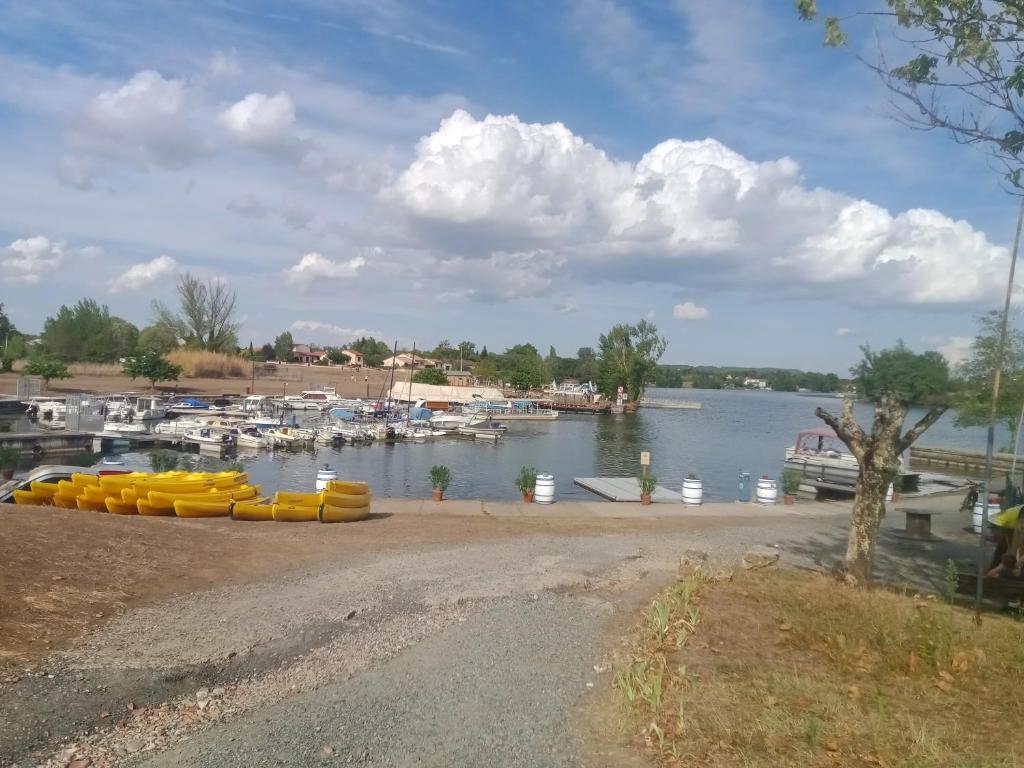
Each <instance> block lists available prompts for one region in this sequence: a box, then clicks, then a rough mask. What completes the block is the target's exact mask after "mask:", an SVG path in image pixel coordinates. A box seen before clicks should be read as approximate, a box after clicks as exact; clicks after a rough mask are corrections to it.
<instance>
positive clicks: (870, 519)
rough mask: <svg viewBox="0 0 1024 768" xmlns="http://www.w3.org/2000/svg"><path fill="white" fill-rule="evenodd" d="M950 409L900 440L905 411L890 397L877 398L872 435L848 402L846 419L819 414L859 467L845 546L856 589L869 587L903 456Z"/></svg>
mask: <svg viewBox="0 0 1024 768" xmlns="http://www.w3.org/2000/svg"><path fill="white" fill-rule="evenodd" d="M946 408H947V406H944V405H941V406H937V407H935V408H932V409H931V410H930V411H928V413H927V414H925V416H924V417H923V418H922V419H921V420H920V421H919V422H918V423H917V424H915V425H914V427H913V429H911V430H909V431H908V432H907V433H906V434H905V435H903V436H902V437H901V436H900V433H901V431H902V429H903V420H904V419H905V418H906V415H907V406H906V403H904V402H903V401H901V400H900V399H899V398H897V397H894V396H892V395H888V394H883V395H882V396H881V397H879V399H878V402H877V403H876V404H875V417H874V420H873V421H872V424H871V432H868V433H866V432H864V430H863V429H861V427H860V425H858V424H857V422H856V421H855V420H854V418H853V401H852V400H850V399H847V400H845V401H844V402H843V414H842V416H841V417H840V418H838V419H837V418H836V417H835V416H833V415H832V414H830V413H828V412H827V411H825V410H824V409H823V408H818V409H817V410H816V411H815V414H816V415H817V416H818V418H820V419H821V420H822V421H824V422H825V423H826V424H828V425H829V426H830V427H832V429H834V430H835V433H836V435H838V437H839V439H840V440H842V441H843V442H844V443H845V444H846V446H847V447H848V448H849V449H850V452H851V453H852V454H853V455H854V456H855V457H856V458H857V462H858V464H859V469H858V473H857V482H856V484H855V486H854V489H855V491H856V495H855V497H854V500H853V510H852V511H851V513H850V531H849V536H848V538H847V544H846V580H847V581H848V582H850V583H852V584H856V585H858V586H867V585H868V584H870V583H871V576H872V570H873V566H874V556H875V544H876V542H877V541H878V529H879V526H880V525H881V523H882V518H883V517H885V492H886V489H887V488H888V487H889V483H891V482H892V481H893V478H894V477H896V473H897V472H899V468H900V454H901V453H903V452H904V451H905V450H906V449H907V448H909V447H910V446H911V444H912V443H913V442H914V441H915V440H917V438H919V437H920V436H921V435H922V434H923V433H924V431H925V430H926V429H928V427H930V426H931V425H932V424H934V423H935V422H936V421H938V419H939V417H940V416H942V414H943V413H945V412H946Z"/></svg>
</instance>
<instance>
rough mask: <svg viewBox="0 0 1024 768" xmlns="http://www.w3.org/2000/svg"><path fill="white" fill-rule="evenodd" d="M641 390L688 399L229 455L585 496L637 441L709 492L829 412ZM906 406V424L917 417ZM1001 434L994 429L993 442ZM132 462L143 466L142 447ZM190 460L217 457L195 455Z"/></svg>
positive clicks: (658, 465) (392, 484)
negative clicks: (452, 432)
mask: <svg viewBox="0 0 1024 768" xmlns="http://www.w3.org/2000/svg"><path fill="white" fill-rule="evenodd" d="M648 394H649V395H650V396H651V397H653V398H658V399H670V398H678V399H683V400H696V401H699V402H700V403H701V405H702V408H701V409H700V410H666V409H641V410H640V412H638V413H636V414H627V415H621V416H570V415H566V414H562V415H560V416H559V418H558V419H556V420H554V421H550V422H541V421H537V422H530V421H521V422H510V424H509V428H508V432H507V433H506V435H505V437H504V438H503V439H502V440H501V441H500V442H499V443H497V444H493V443H489V442H474V441H471V440H464V439H459V438H454V437H447V438H435V439H433V440H431V441H428V442H423V443H411V442H410V443H395V444H386V443H383V442H378V443H371V444H368V445H365V446H351V445H346V446H343V447H340V448H331V447H324V446H317V447H316V448H314V449H309V450H304V451H276V452H268V451H262V452H260V453H259V454H255V453H253V454H250V455H246V454H241V455H239V456H238V457H237V460H238V461H241V462H242V463H243V464H244V466H245V468H246V470H247V471H249V473H250V475H251V477H252V479H253V481H254V482H258V483H260V484H262V485H263V486H264V488H265V489H266V490H268V491H273V490H305V489H309V490H311V489H312V486H313V483H314V480H315V477H316V470H317V468H318V467H320V466H322V465H323V464H325V463H327V464H330V465H331V467H333V468H334V469H336V470H338V473H339V476H340V477H341V478H347V479H360V480H367V481H369V483H370V485H371V486H372V488H373V489H374V493H375V494H377V495H378V496H403V497H418V498H426V497H429V495H430V480H429V478H428V476H427V472H428V470H429V469H430V467H431V466H432V465H434V464H445V465H447V466H448V467H449V468H450V469H451V471H452V481H451V485H450V486H449V489H448V493H447V496H448V497H450V498H470V499H478V498H483V499H513V498H516V497H517V496H518V490H517V489H516V487H515V478H516V475H517V474H518V472H519V468H520V467H521V466H523V465H524V464H525V465H532V466H535V467H537V468H538V469H539V470H541V471H544V472H550V473H551V474H553V475H554V476H555V483H556V492H557V495H558V497H559V498H563V499H589V500H594V499H596V498H597V497H596V496H594V495H593V494H591V493H589V492H588V491H585V490H583V489H582V488H578V487H576V486H574V485H573V478H574V477H597V476H621V477H626V476H636V475H637V474H638V473H639V457H640V452H641V451H650V452H651V457H652V471H653V472H654V474H656V475H657V477H658V481H659V483H660V484H661V485H665V486H666V487H669V488H672V489H675V490H678V489H679V487H680V485H681V484H682V480H683V478H684V477H685V476H686V475H687V473H689V472H694V473H696V474H697V475H698V476H699V477H701V478H702V479H703V481H704V489H705V495H706V497H708V498H709V499H731V498H734V496H733V494H734V493H735V489H736V481H737V475H738V473H739V471H741V470H743V471H747V472H750V473H751V475H752V476H754V477H757V476H759V475H761V474H764V473H767V474H769V475H770V476H772V477H777V476H778V475H779V473H780V471H781V466H782V461H783V455H784V451H785V449H786V447H787V446H789V445H791V444H792V443H793V441H794V440H795V438H796V433H797V432H798V431H799V430H800V429H803V428H806V427H811V426H816V425H818V424H820V423H821V422H820V420H819V419H817V418H816V417H815V416H814V409H815V408H817V407H819V406H821V407H823V408H825V409H828V410H832V412H833V413H837V414H838V412H839V410H840V406H841V402H840V401H839V400H838V399H835V398H828V397H808V396H802V395H797V394H793V393H785V392H755V391H745V390H744V391H737V390H678V389H653V390H649V391H648ZM921 413H922V411H920V410H915V411H912V412H911V414H910V415H909V416H908V418H907V422H908V425H909V424H911V423H913V421H916V419H917V418H919V417H920V415H921ZM856 414H857V418H858V421H859V422H860V423H861V424H870V419H871V406H870V405H867V404H859V405H858V406H857V408H856ZM1006 442H1007V440H1006V435H1005V434H998V435H997V448H998V447H999V446H1001V445H1003V444H1005V443H1006ZM919 444H920V445H932V446H946V447H957V448H968V449H977V450H983V449H984V447H985V430H984V429H982V428H971V429H957V428H956V427H954V426H953V417H952V415H951V414H947V415H946V416H944V417H943V418H942V419H941V420H940V421H939V422H938V423H937V424H936V425H934V426H933V427H932V428H931V429H930V430H929V431H928V432H926V433H925V435H924V437H922V439H921V440H920V441H919ZM132 458H133V459H134V461H133V462H132V463H133V464H135V463H139V464H140V465H141V466H144V467H146V468H148V459H147V458H146V457H144V456H138V457H132ZM201 462H202V464H201V466H202V467H204V468H208V469H215V468H218V467H221V466H223V465H224V463H225V462H222V461H220V460H218V459H215V458H208V457H203V458H202V459H201Z"/></svg>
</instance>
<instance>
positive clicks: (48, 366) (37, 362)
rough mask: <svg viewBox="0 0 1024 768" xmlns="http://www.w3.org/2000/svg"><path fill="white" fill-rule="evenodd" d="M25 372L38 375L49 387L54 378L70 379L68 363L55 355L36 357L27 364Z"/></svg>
mask: <svg viewBox="0 0 1024 768" xmlns="http://www.w3.org/2000/svg"><path fill="white" fill-rule="evenodd" d="M25 373H27V374H28V375H29V376H38V377H39V378H41V379H42V380H43V383H44V384H45V385H46V386H47V387H49V386H50V382H51V381H53V380H54V379H70V378H71V372H70V371H68V366H67V363H65V362H64V361H63V360H58V359H57V358H54V357H34V358H32V359H31V360H29V361H28V362H27V363H26V364H25Z"/></svg>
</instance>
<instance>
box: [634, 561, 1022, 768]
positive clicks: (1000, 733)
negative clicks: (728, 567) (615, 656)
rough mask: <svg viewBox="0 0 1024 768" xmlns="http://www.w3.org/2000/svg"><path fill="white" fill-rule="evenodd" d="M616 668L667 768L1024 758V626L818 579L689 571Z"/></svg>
mask: <svg viewBox="0 0 1024 768" xmlns="http://www.w3.org/2000/svg"><path fill="white" fill-rule="evenodd" d="M630 642H631V645H630V648H631V652H632V656H631V657H630V658H629V659H626V660H624V661H623V663H622V664H621V665H620V666H619V668H618V673H617V675H616V682H615V686H616V688H617V689H618V690H619V691H620V692H621V695H622V698H623V700H624V701H625V703H626V706H627V709H628V711H629V713H630V719H631V722H632V723H633V725H634V732H635V730H636V729H639V730H640V731H641V733H640V738H639V741H638V743H639V744H640V745H641V746H642V747H643V748H644V749H645V750H646V751H647V752H648V754H649V755H650V756H651V757H652V758H653V760H654V762H655V763H657V764H660V765H687V766H726V767H732V766H737V767H739V766H743V767H744V768H768V767H769V766H771V767H772V768H776V767H780V766H793V767H795V766H809V765H815V766H816V765H827V766H844V767H845V766H850V767H853V766H877V767H879V768H945V767H948V768H953V767H954V766H955V767H956V768H997V767H998V768H1011V767H1013V766H1020V765H1024V733H1022V729H1021V726H1020V722H1019V719H1020V712H1019V709H1020V705H1019V702H1020V699H1021V692H1022V690H1024V689H1022V683H1024V629H1022V626H1021V624H1020V622H1019V621H1018V620H1016V619H1015V618H1013V617H1007V616H988V617H986V618H985V621H984V622H983V624H982V625H981V626H980V627H979V626H976V625H975V624H974V623H973V616H972V614H971V613H970V612H969V611H965V610H963V609H960V608H955V607H952V606H950V605H948V604H945V603H944V602H942V601H941V600H934V599H922V598H919V597H913V596H903V595H897V594H893V593H890V592H884V591H875V592H861V591H857V590H854V589H852V588H849V587H845V586H843V585H841V584H838V583H836V582H834V581H832V580H831V579H827V578H825V577H822V576H816V575H810V574H804V573H795V572H787V571H773V572H764V571H758V572H741V573H738V574H736V575H735V576H734V577H733V578H731V579H725V580H720V581H715V582H712V581H708V580H707V579H705V578H703V577H701V576H700V575H697V576H694V575H690V576H688V577H686V578H685V579H683V580H681V581H680V582H679V584H677V585H676V586H675V587H673V588H672V589H670V590H667V591H666V592H664V593H662V594H661V595H659V597H658V599H657V600H655V602H654V603H653V604H652V606H651V608H650V610H649V611H648V612H647V613H646V614H645V615H644V618H643V621H642V622H641V623H640V625H639V626H638V627H637V628H636V629H635V631H634V633H633V635H632V637H631V640H630Z"/></svg>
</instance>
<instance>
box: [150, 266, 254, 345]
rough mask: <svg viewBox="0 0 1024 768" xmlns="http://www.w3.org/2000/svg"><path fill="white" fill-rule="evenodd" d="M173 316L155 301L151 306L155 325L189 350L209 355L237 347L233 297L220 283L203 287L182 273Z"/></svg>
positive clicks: (200, 281) (168, 309)
mask: <svg viewBox="0 0 1024 768" xmlns="http://www.w3.org/2000/svg"><path fill="white" fill-rule="evenodd" d="M178 302H179V306H180V312H179V313H176V312H174V311H173V310H171V309H170V308H168V307H166V306H165V305H164V304H162V303H161V302H159V301H154V302H153V312H154V314H155V315H156V320H157V322H158V323H162V324H163V325H166V326H167V327H168V328H170V329H171V330H173V331H174V333H175V335H176V336H177V337H178V338H181V339H184V340H185V342H186V343H187V344H188V345H189V346H192V347H198V348H199V349H207V350H210V351H212V352H232V351H234V350H235V349H236V348H237V347H238V335H237V334H238V321H237V320H236V317H235V313H236V303H237V295H236V294H235V291H234V290H232V289H231V288H229V287H228V285H227V283H225V282H223V281H222V280H218V279H215V278H211V279H209V280H207V281H206V282H205V283H204V282H203V281H202V280H200V279H199V278H198V277H195V276H194V275H192V274H191V273H188V272H186V273H185V274H184V275H182V276H181V277H179V278H178Z"/></svg>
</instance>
